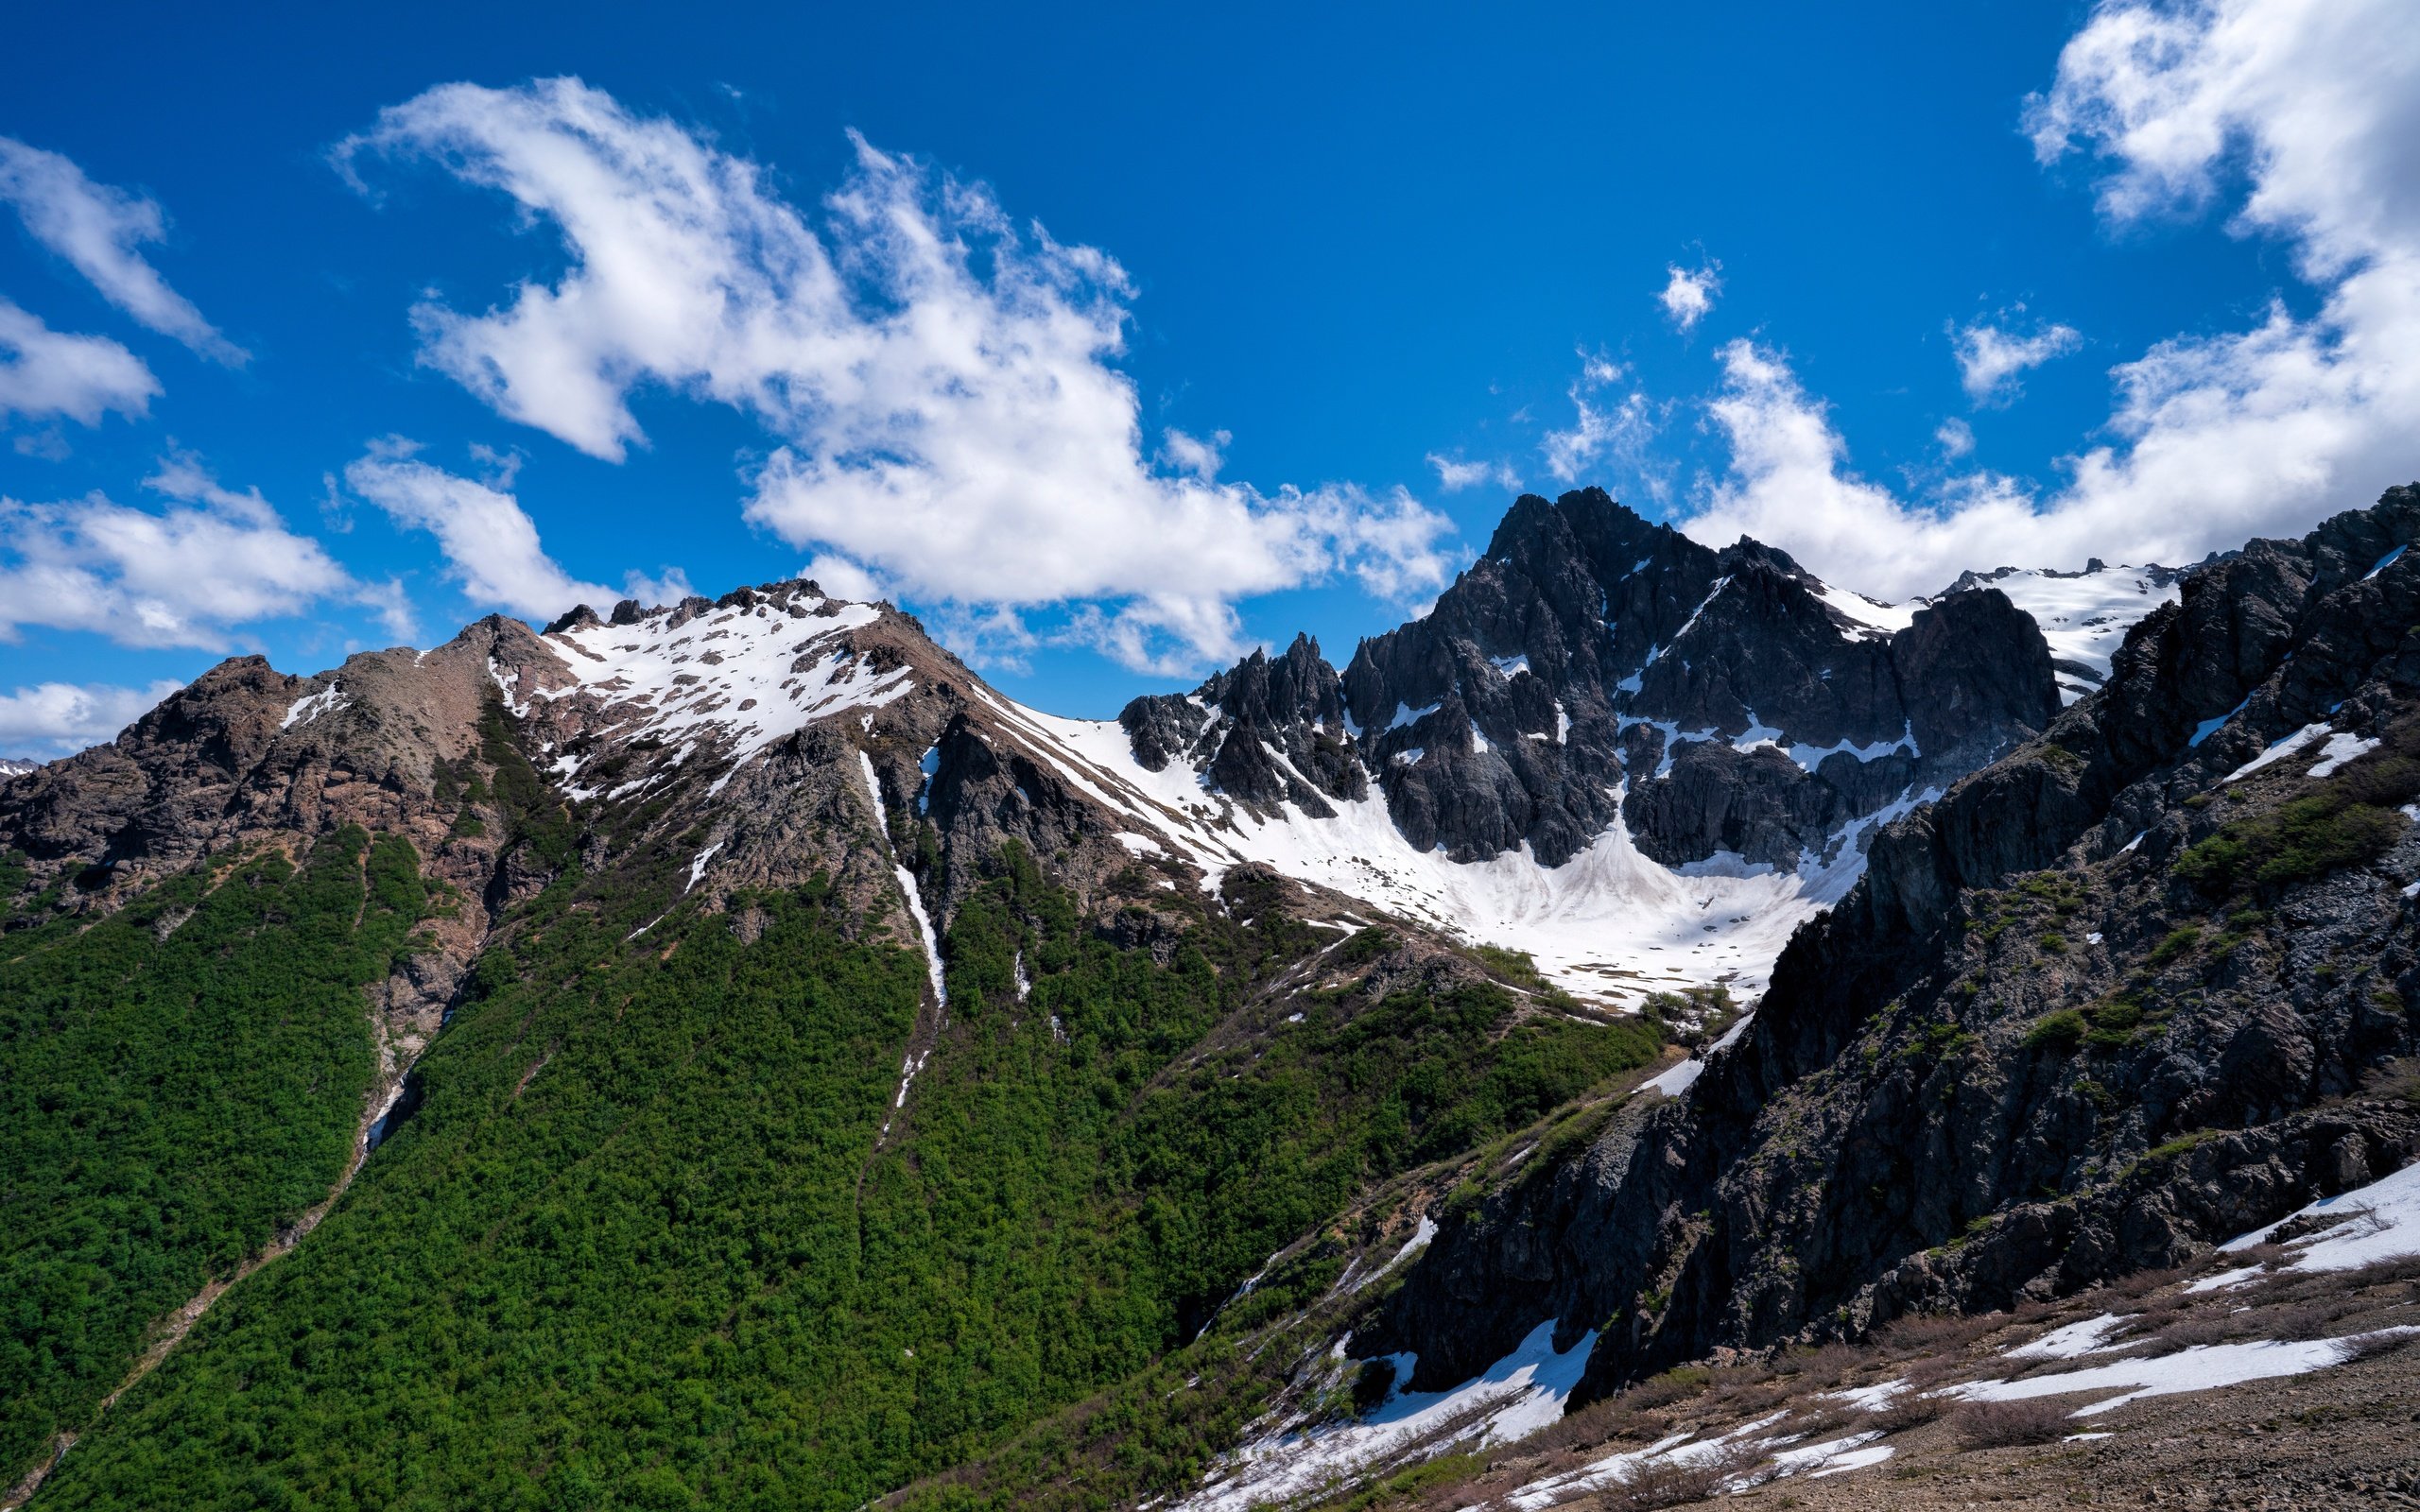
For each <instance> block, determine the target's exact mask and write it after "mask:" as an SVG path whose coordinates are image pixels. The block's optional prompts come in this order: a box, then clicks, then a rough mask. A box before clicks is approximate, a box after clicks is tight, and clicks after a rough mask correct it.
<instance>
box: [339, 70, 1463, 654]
mask: <svg viewBox="0 0 2420 1512" xmlns="http://www.w3.org/2000/svg"><path fill="white" fill-rule="evenodd" d="M853 140H854V142H855V146H856V155H855V164H854V166H853V168H852V169H851V171H850V173H849V175H848V177H847V178H846V179H845V180H843V181H842V183H841V184H840V185H839V186H838V188H837V189H835V190H834V191H833V192H832V193H831V194H829V195H828V196H826V197H825V198H824V199H823V200H822V202H821V205H820V206H818V207H817V210H818V214H817V215H814V216H812V217H810V216H809V215H807V214H805V213H804V212H802V211H801V210H800V209H798V208H797V207H795V206H793V205H791V204H790V203H788V202H787V201H786V200H785V199H783V198H781V197H780V196H779V195H778V194H777V193H776V192H775V191H774V190H773V189H772V187H771V185H770V184H769V181H768V179H767V176H766V174H765V172H764V170H763V169H762V168H760V167H759V166H758V165H757V164H756V163H752V162H750V161H748V160H746V159H744V158H739V157H736V156H734V155H732V154H730V153H727V152H724V151H721V150H719V149H718V148H717V147H716V146H713V145H712V144H710V143H708V142H707V141H705V140H703V139H701V138H700V136H699V135H697V134H696V133H694V132H692V131H690V130H687V129H683V128H682V127H680V126H678V125H676V124H674V123H672V122H669V121H666V120H663V119H659V118H648V117H644V116H640V115H637V114H635V113H633V112H630V111H628V110H626V109H625V108H624V107H623V106H622V105H621V104H620V103H619V102H618V101H616V100H615V99H614V98H613V96H611V95H609V94H605V93H604V92H602V91H599V90H596V89H592V88H590V87H589V86H587V85H585V84H583V83H581V82H580V81H579V80H578V79H548V80H541V81H538V82H534V83H531V84H528V85H525V86H522V87H520V88H516V89H507V90H494V89H485V88H480V87H477V86H474V85H468V84H453V85H446V86H443V87H441V88H439V89H434V90H430V91H429V92H427V93H426V94H421V95H419V96H417V97H415V98H413V99H411V100H408V101H406V102H405V103H404V104H401V105H398V106H394V107H391V108H390V109H389V110H387V111H385V112H381V113H380V115H379V117H378V119H377V121H376V123H375V124H374V125H373V126H372V128H371V129H369V130H368V131H366V132H364V133H362V134H360V135H359V136H356V137H354V138H352V139H349V140H348V141H346V142H345V143H343V144H341V145H339V146H338V147H337V151H336V159H337V163H338V164H339V165H340V166H341V167H343V168H344V169H345V170H346V171H347V172H348V173H352V174H354V175H355V176H356V179H357V176H358V174H359V172H360V170H361V166H362V164H363V163H364V161H365V160H366V159H368V158H370V157H372V156H373V155H386V156H393V157H411V158H420V159H425V160H428V161H432V162H436V163H441V165H443V166H444V167H445V168H446V169H447V170H448V171H450V172H451V173H453V174H454V175H456V176H457V177H458V178H460V179H461V180H464V181H466V182H469V183H472V184H475V185H479V186H482V187H486V188H490V189H493V190H496V191H499V192H501V193H503V194H505V195H507V196H509V197H510V198H512V199H513V200H514V201H515V202H516V203H517V204H518V205H520V206H521V207H522V208H523V209H524V210H525V211H527V213H528V214H529V215H530V216H531V217H532V218H533V221H534V222H536V223H541V224H544V225H548V226H551V227H553V228H554V229H555V230H556V231H558V232H560V234H561V235H562V241H563V244H564V247H565V249H566V250H567V252H568V253H569V254H570V266H569V268H568V270H567V271H566V272H565V273H563V275H562V277H561V278H560V279H559V280H558V281H557V282H555V283H552V284H550V285H549V284H540V283H527V284H524V285H522V286H521V287H520V288H519V289H517V290H516V291H515V293H514V295H513V297H512V299H511V301H510V303H508V304H506V305H503V306H500V307H497V308H493V309H490V310H488V311H486V312H484V313H480V314H467V313H464V312H462V311H459V310H457V309H454V308H452V307H450V306H446V305H441V304H438V303H434V302H431V303H428V304H424V305H423V306H422V307H421V308H420V309H419V310H418V311H417V312H416V315H415V318H416V320H417V322H418V325H419V327H420V331H421V335H422V350H421V357H422V360H423V362H425V363H426V364H428V365H429V366H431V367H433V368H435V369H438V370H439V371H441V372H444V373H446V374H447V375H449V376H451V377H452V378H454V379H455V380H456V381H457V382H458V383H460V384H462V385H463V386H464V387H466V388H468V389H469V390H470V391H471V392H473V393H474V394H475V395H477V396H478V397H479V398H480V399H482V400H483V401H485V402H486V403H488V404H490V405H492V406H493V408H494V409H495V410H496V411H497V412H498V413H499V414H502V415H504V416H506V417H508V418H510V419H512V420H515V421H520V422H523V423H526V424H528V425H531V426H534V427H537V428H539V429H541V430H544V431H546V432H548V433H549V434H552V435H554V436H556V437H558V438H561V439H562V440H564V441H565V442H567V443H569V444H571V445H573V446H576V447H578V448H579V449H580V450H582V451H585V452H587V453H589V454H590V455H596V456H599V457H604V458H608V459H618V458H620V457H621V456H622V455H624V454H625V453H626V451H627V449H628V448H629V447H631V446H632V445H635V444H640V443H642V442H643V441H644V439H645V433H644V431H643V430H642V428H641V426H640V423H639V421H638V419H637V416H636V415H635V413H634V412H633V410H632V409H631V398H632V396H633V394H634V393H636V392H638V391H640V390H642V389H646V388H657V389H662V390H665V391H668V392H672V393H677V394H681V395H685V396H688V397H690V398H694V399H698V400H703V401H709V402H714V403H719V404H729V405H732V406H734V407H736V408H738V409H741V410H743V411H745V412H747V413H749V414H752V415H753V416H754V417H755V418H756V419H757V420H758V421H761V422H762V423H763V424H764V425H765V426H766V427H767V429H768V430H769V432H770V433H771V434H772V435H773V437H774V438H775V439H776V440H777V442H778V444H777V445H776V446H775V447H774V448H773V449H772V451H771V452H770V453H769V455H768V456H767V457H766V458H765V460H764V461H763V463H762V465H761V466H759V467H757V468H756V469H755V470H754V471H753V472H752V475H751V477H750V480H749V482H750V487H751V490H752V491H751V494H750V497H749V498H748V500H747V503H746V514H747V517H748V518H749V519H750V520H751V521H752V522H754V523H755V524H759V525H762V526H763V527H765V528H767V529H769V530H770V531H772V532H773V533H774V534H775V535H777V536H779V537H780V538H781V539H783V540H784V541H788V542H790V543H791V544H793V545H795V546H799V547H803V548H807V549H809V550H811V551H814V552H818V553H820V554H821V555H822V556H823V557H824V558H826V559H827V560H833V561H838V560H846V561H848V562H849V563H851V564H853V565H855V566H856V567H857V568H858V569H859V570H860V571H862V572H865V573H868V574H871V575H873V576H878V577H879V578H880V579H881V580H882V581H884V582H886V583H888V584H890V585H892V586H893V587H894V588H895V589H896V590H897V591H899V592H901V593H907V594H909V595H913V596H916V597H918V598H922V599H925V600H930V601H934V602H936V603H937V604H940V605H954V606H958V607H959V610H961V611H962V612H959V613H956V614H953V615H945V616H943V618H944V621H945V622H952V621H954V622H956V623H960V624H990V625H993V626H995V627H999V629H1000V632H1001V633H1002V634H1003V635H1004V636H1005V637H1006V638H1007V640H1009V641H1013V640H1014V639H1015V638H1016V636H1018V635H1023V634H1030V633H1032V632H1031V631H1029V629H1028V628H1027V627H1025V626H1024V624H1023V622H1022V619H1021V618H1020V616H1022V615H1023V614H1025V613H1026V612H1028V611H1031V610H1044V609H1049V610H1057V611H1061V612H1063V613H1064V615H1065V623H1064V627H1063V630H1062V631H1060V632H1057V633H1063V634H1074V635H1078V636H1080V637H1083V638H1086V639H1089V640H1090V641H1091V642H1092V643H1093V644H1098V645H1099V646H1100V647H1101V648H1102V649H1104V650H1106V651H1108V652H1109V653H1110V654H1111V655H1112V656H1114V657H1115V658H1117V659H1118V660H1119V661H1121V662H1125V663H1126V664H1128V665H1130V666H1136V667H1152V668H1171V667H1178V666H1184V665H1191V664H1198V663H1199V662H1201V660H1203V659H1206V658H1219V657H1227V656H1232V655H1235V654H1236V653H1237V652H1239V651H1240V650H1241V649H1242V648H1243V646H1244V644H1245V639H1244V637H1243V635H1242V633H1241V628H1240V621H1239V619H1238V616H1237V614H1236V608H1235V605H1236V601H1237V600H1239V599H1241V598H1246V597H1250V596H1252V595H1253V594H1257V593H1269V592H1272V591H1275V590H1278V589H1283V588H1291V587H1295V586H1299V585H1301V584H1304V583H1306V582H1310V581H1315V580H1319V579H1322V578H1324V577H1328V576H1335V575H1338V574H1349V575H1351V576H1355V577H1357V579H1359V580H1360V581H1361V582H1362V583H1363V584H1364V585H1365V586H1367V587H1368V588H1370V589H1371V591H1372V592H1374V593H1391V592H1394V591H1395V590H1396V588H1397V587H1399V586H1401V585H1409V589H1408V591H1410V592H1421V591H1426V590H1428V589H1431V588H1433V587H1434V586H1435V585H1437V584H1438V583H1441V582H1442V581H1443V577H1444V575H1445V572H1446V568H1447V562H1446V561H1445V558H1443V555H1442V554H1441V553H1440V551H1439V550H1438V547H1437V542H1438V540H1439V538H1440V537H1442V536H1443V535H1444V534H1445V533H1446V532H1447V531H1448V529H1449V528H1450V527H1449V525H1448V524H1447V523H1446V521H1445V520H1444V519H1443V517H1442V516H1440V515H1438V514H1436V513H1435V512H1433V511H1431V510H1429V509H1427V508H1426V507H1424V506H1423V505H1421V504H1420V503H1419V501H1417V500H1416V499H1414V498H1412V497H1411V496H1410V495H1409V493H1407V492H1404V491H1403V490H1380V491H1374V490H1364V489H1360V488H1357V487H1355V486H1353V485H1350V484H1341V483H1328V484H1320V485H1317V486H1313V487H1307V488H1297V487H1283V488H1278V489H1274V490H1263V489H1259V488H1255V487H1253V486H1252V485H1249V484H1245V483H1239V482H1222V481H1219V479H1218V476H1217V472H1218V469H1217V465H1216V463H1217V460H1218V458H1219V454H1220V452H1221V450H1222V448H1221V446H1220V445H1219V444H1218V443H1212V442H1204V441H1202V440H1201V439H1200V438H1195V437H1190V436H1184V435H1182V434H1181V433H1167V435H1166V436H1164V438H1163V439H1162V443H1161V446H1160V447H1159V448H1158V451H1157V456H1158V458H1159V460H1158V461H1157V462H1155V461H1154V454H1153V452H1152V450H1151V449H1150V448H1149V447H1147V444H1146V440H1145V436H1144V428H1143V424H1142V420H1141V405H1140V404H1139V401H1138V398H1137V395H1136V391H1135V387H1134V384H1133V381H1132V379H1131V378H1130V377H1128V376H1127V375H1126V374H1125V373H1124V372H1123V371H1122V370H1120V369H1118V367H1117V366H1116V365H1115V363H1116V359H1117V358H1118V357H1119V356H1120V355H1121V354H1122V352H1123V351H1124V343H1125V329H1126V322H1127V319H1128V306H1129V302H1130V301H1131V300H1132V295H1133V288H1132V283H1131V282H1130V281H1129V280H1128V278H1127V276H1126V274H1125V272H1124V270H1123V269H1122V268H1120V267H1119V266H1118V265H1117V264H1116V262H1115V261H1114V260H1113V259H1112V258H1110V257H1109V256H1108V255H1107V254H1106V253H1104V252H1101V251H1099V250H1098V249H1092V248H1088V247H1080V246H1068V245H1065V244H1063V243H1061V242H1058V241H1056V240H1054V239H1053V238H1052V237H1051V236H1050V235H1049V234H1048V233H1047V232H1045V231H1044V230H1043V229H1042V228H1040V227H1039V226H1033V225H1026V226H1020V225H1018V224H1017V223H1015V222H1014V221H1012V220H1011V217H1010V216H1009V215H1008V214H1007V213H1006V212H1005V211H1004V210H1003V209H1002V208H1001V207H1000V205H999V204H998V202H997V201H996V200H995V199H994V198H993V196H992V195H991V193H990V191H989V190H987V189H985V188H984V187H982V186H981V185H979V184H971V183H966V182H961V181H959V180H955V179H952V178H950V177H948V176H947V175H944V174H941V173H938V172H937V171H935V170H934V169H932V168H930V167H929V166H927V165H925V164H924V163H919V162H917V161H915V160H913V159H910V158H906V157H902V156H897V155H894V154H890V153H885V152H882V151H878V150H876V149H875V148H874V147H873V146H871V145H870V144H868V143H866V142H865V141H863V140H862V139H853ZM1077 608H1082V610H1083V611H1082V612H1069V611H1070V610H1074V609H1077Z"/></svg>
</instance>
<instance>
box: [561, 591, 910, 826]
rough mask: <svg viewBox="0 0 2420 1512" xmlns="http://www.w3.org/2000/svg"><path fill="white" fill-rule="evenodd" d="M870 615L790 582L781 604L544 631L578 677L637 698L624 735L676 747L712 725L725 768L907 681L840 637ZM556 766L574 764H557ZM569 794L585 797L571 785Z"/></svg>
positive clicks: (897, 693) (601, 690)
mask: <svg viewBox="0 0 2420 1512" xmlns="http://www.w3.org/2000/svg"><path fill="white" fill-rule="evenodd" d="M880 617H881V611H880V610H877V609H875V608H874V607H873V606H872V605H870V604H842V603H839V602H838V601H837V600H826V599H822V598H818V597H816V596H814V595H812V594H809V593H804V591H801V593H800V595H799V597H798V598H796V599H795V600H792V601H790V603H789V604H788V605H787V606H785V605H784V604H783V603H781V602H779V601H775V600H769V599H760V600H758V601H757V602H756V603H755V604H754V605H752V606H748V607H734V608H730V609H717V610H712V611H710V612H708V613H705V614H700V615H699V616H698V617H696V618H695V619H691V620H687V621H684V622H680V623H675V619H674V616H672V615H670V614H653V615H649V616H648V617H647V618H645V619H642V620H639V621H637V622H636V623H634V624H631V625H589V626H583V627H579V628H576V629H569V630H561V631H558V632H556V633H555V634H553V635H551V636H548V637H547V640H548V641H549V642H551V643H553V644H555V646H556V648H557V649H558V650H559V651H561V652H562V660H563V662H564V663H565V664H566V665H567V666H568V667H569V668H570V669H571V672H572V675H573V676H574V677H576V678H578V679H579V684H580V686H582V687H584V688H586V689H588V690H589V691H591V692H594V693H596V694H598V695H601V696H605V697H607V698H609V699H612V700H615V701H621V700H628V701H629V702H630V703H631V704H635V705H637V706H639V708H638V709H637V710H636V711H634V717H632V718H631V721H630V723H629V724H627V725H626V726H625V727H624V730H623V733H624V734H626V735H628V736H637V735H641V734H648V735H653V736H655V737H656V738H657V739H659V740H661V741H663V742H664V743H665V744H666V746H674V747H678V746H680V745H682V744H683V743H685V742H694V741H697V740H700V739H703V738H710V737H712V736H714V735H716V734H717V733H722V734H725V735H727V736H728V737H729V739H730V741H731V743H732V745H731V750H730V754H731V757H732V761H733V765H734V766H735V767H736V766H737V765H738V764H739V763H741V762H744V761H746V760H747V759H748V758H749V757H751V756H752V755H754V754H755V753H756V752H758V751H760V750H762V749H764V748H765V747H767V746H769V745H771V744H772V743H773V742H775V741H777V740H780V739H781V738H783V737H784V736H786V735H788V734H791V733H793V732H795V731H796V730H801V729H804V727H805V726H806V725H807V724H808V723H810V722H811V721H813V720H816V719H821V718H824V717H827V716H829V715H831V714H835V713H841V712H842V711H844V710H849V709H858V708H875V707H878V706H880V705H882V704H887V703H890V701H891V700H893V699H895V698H899V697H902V696H905V695H906V694H907V693H908V691H909V690H910V688H911V687H912V686H913V683H912V682H911V681H910V679H909V675H908V669H907V668H905V667H894V668H892V669H891V670H890V671H888V672H876V671H874V670H873V668H871V667H869V666H867V665H866V664H865V663H864V662H862V661H861V660H859V659H858V657H857V656H856V653H855V652H854V651H852V650H851V649H850V648H849V646H848V645H847V644H846V643H845V641H844V640H843V637H845V636H846V634H847V633H848V632H849V631H851V630H856V629H861V628H863V627H866V626H869V625H872V624H873V622H874V621H875V620H877V619H879V618H880ZM565 691H568V690H565ZM540 696H561V695H560V694H555V695H547V694H541V695H540ZM558 771H559V773H560V774H561V775H562V776H563V777H565V778H566V779H568V778H570V777H572V776H574V775H575V774H574V772H573V771H571V770H564V769H563V766H562V764H558ZM573 794H574V796H575V797H580V798H585V797H588V796H591V795H590V794H588V793H585V792H582V791H580V790H579V789H577V788H575V789H573Z"/></svg>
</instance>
